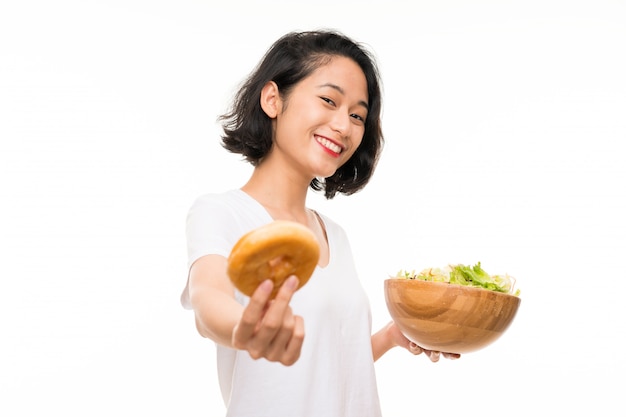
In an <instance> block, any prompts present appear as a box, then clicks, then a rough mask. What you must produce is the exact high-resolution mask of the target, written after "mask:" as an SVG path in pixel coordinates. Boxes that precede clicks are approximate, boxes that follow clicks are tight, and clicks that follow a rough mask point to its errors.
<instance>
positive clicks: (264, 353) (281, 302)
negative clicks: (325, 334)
mask: <svg viewBox="0 0 626 417" xmlns="http://www.w3.org/2000/svg"><path fill="white" fill-rule="evenodd" d="M297 287H298V278H297V277H296V276H294V275H292V276H291V277H289V278H288V279H287V280H286V281H285V282H284V283H283V285H282V286H281V288H280V290H279V291H278V294H277V295H276V298H275V299H273V300H270V299H269V296H270V294H271V292H272V289H273V283H272V281H271V280H269V279H268V280H265V281H263V282H262V283H261V284H260V285H259V286H258V288H257V289H256V290H255V292H254V294H252V297H250V302H249V303H248V305H247V306H246V308H245V309H244V311H243V314H242V315H241V319H240V320H239V322H238V323H237V324H236V325H235V328H234V329H233V336H232V344H233V347H235V348H236V349H242V350H246V351H248V353H249V354H250V356H251V357H252V358H253V359H260V358H265V359H267V360H269V361H272V362H280V363H282V364H283V365H287V366H288V365H293V364H294V363H295V362H296V361H297V360H298V358H299V357H300V351H301V350H302V343H303V341H304V321H303V319H302V317H300V316H297V315H294V314H293V312H292V311H291V307H290V306H289V302H290V301H291V297H292V296H293V294H294V293H295V292H296V289H297Z"/></svg>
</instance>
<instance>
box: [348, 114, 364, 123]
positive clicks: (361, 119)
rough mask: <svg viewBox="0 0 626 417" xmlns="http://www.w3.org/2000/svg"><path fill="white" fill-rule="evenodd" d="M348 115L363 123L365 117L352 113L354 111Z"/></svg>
mask: <svg viewBox="0 0 626 417" xmlns="http://www.w3.org/2000/svg"><path fill="white" fill-rule="evenodd" d="M350 116H351V117H352V118H354V119H356V120H358V121H360V122H363V123H365V117H363V116H359V115H358V114H354V113H353V114H351V115H350Z"/></svg>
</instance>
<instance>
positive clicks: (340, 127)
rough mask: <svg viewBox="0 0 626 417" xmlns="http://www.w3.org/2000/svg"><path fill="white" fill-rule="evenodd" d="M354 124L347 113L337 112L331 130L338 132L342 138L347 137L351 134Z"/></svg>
mask: <svg viewBox="0 0 626 417" xmlns="http://www.w3.org/2000/svg"><path fill="white" fill-rule="evenodd" d="M351 126H352V123H351V121H350V114H348V113H347V112H342V111H336V112H335V113H334V117H333V118H332V121H331V128H332V129H333V130H334V131H335V132H338V133H339V134H340V135H341V136H347V135H348V133H349V132H350V127H351Z"/></svg>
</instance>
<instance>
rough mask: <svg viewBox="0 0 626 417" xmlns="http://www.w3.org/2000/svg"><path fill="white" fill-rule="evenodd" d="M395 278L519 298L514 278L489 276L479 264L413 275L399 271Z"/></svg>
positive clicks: (413, 272)
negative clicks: (488, 291)
mask: <svg viewBox="0 0 626 417" xmlns="http://www.w3.org/2000/svg"><path fill="white" fill-rule="evenodd" d="M395 278H406V279H419V280H422V281H434V282H447V283H450V284H459V285H468V286H472V287H479V288H484V289H487V290H491V291H497V292H503V293H507V294H512V295H515V296H519V294H520V290H519V289H517V290H516V289H514V287H515V278H513V277H512V276H510V275H508V274H504V275H489V274H488V273H487V272H485V270H484V269H483V268H482V267H481V266H480V262H478V263H476V264H475V265H474V266H468V265H461V264H458V265H448V266H446V267H444V268H426V269H423V270H422V271H420V272H419V273H415V270H413V271H411V272H409V271H407V270H404V269H403V270H400V271H398V273H397V274H396V276H395Z"/></svg>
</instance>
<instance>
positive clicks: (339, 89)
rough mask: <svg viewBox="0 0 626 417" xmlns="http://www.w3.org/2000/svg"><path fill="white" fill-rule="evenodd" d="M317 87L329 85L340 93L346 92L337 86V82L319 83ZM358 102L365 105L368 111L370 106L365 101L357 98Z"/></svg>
mask: <svg viewBox="0 0 626 417" xmlns="http://www.w3.org/2000/svg"><path fill="white" fill-rule="evenodd" d="M318 87H320V88H321V87H329V88H332V89H333V90H337V91H338V92H340V93H341V94H342V95H345V94H346V92H345V91H344V89H343V88H341V87H339V86H338V85H337V84H333V83H326V84H322V85H319V86H318ZM358 104H359V105H360V106H363V107H365V109H366V110H368V111H369V109H370V106H369V104H367V101H363V100H359V103H358Z"/></svg>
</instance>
